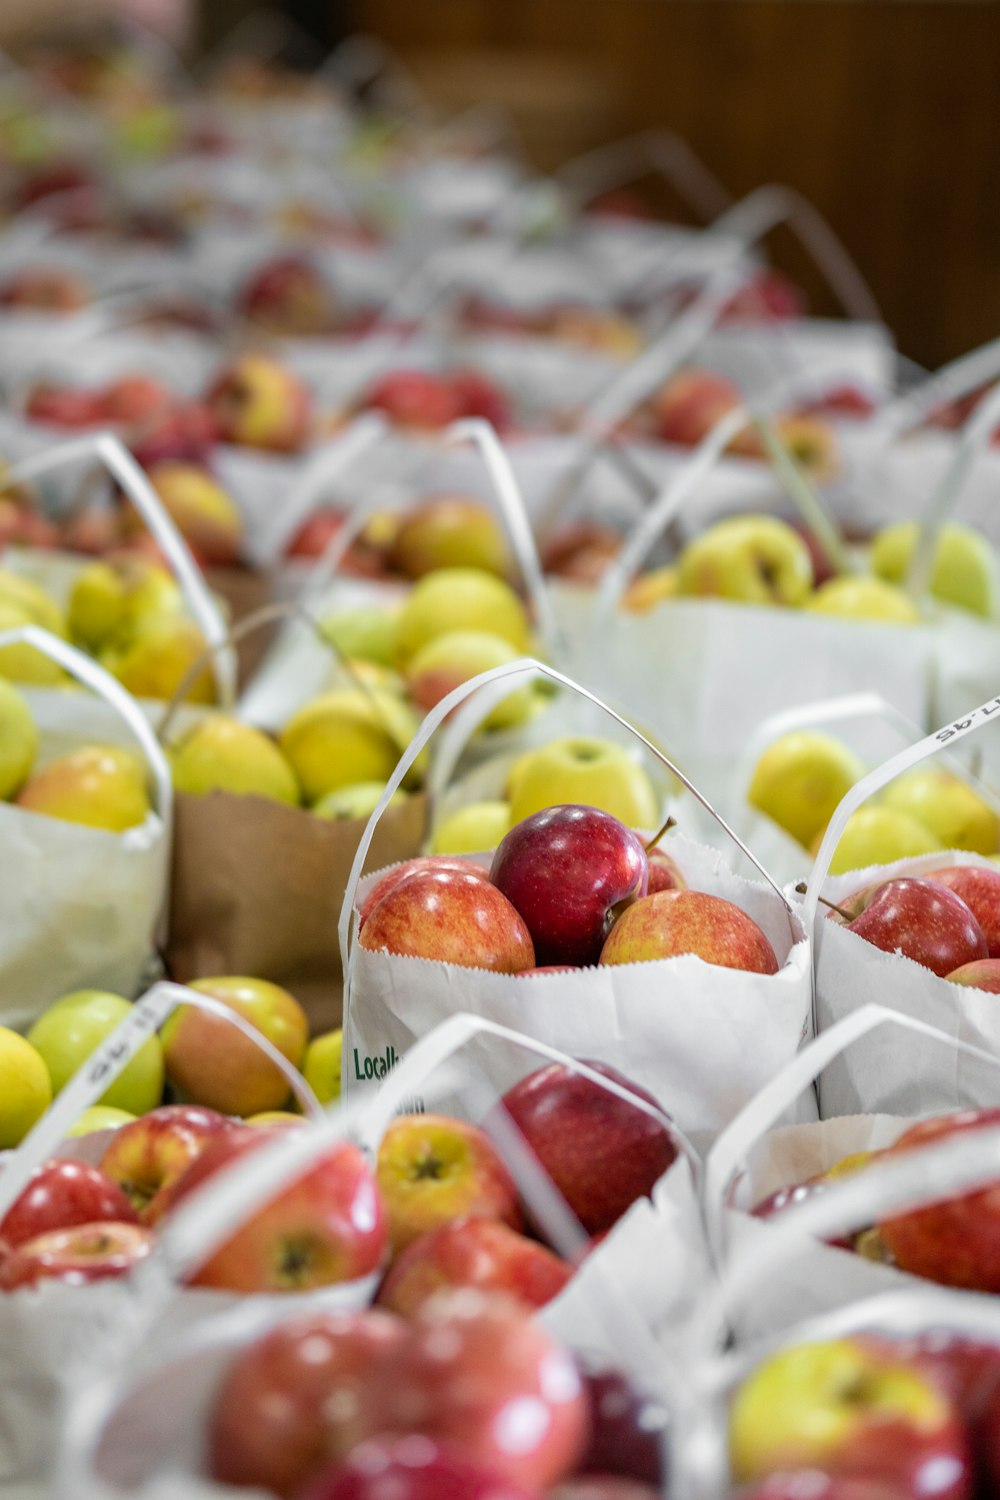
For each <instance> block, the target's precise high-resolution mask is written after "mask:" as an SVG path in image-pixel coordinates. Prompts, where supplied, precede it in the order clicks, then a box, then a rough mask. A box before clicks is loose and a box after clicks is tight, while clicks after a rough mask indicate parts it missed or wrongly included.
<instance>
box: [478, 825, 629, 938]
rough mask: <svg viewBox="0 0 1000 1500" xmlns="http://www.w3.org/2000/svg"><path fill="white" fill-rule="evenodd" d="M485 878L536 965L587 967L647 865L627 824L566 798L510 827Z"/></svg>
mask: <svg viewBox="0 0 1000 1500" xmlns="http://www.w3.org/2000/svg"><path fill="white" fill-rule="evenodd" d="M490 879H491V880H492V882H493V884H494V885H495V886H496V887H497V889H498V890H500V891H502V892H503V894H504V895H505V896H506V897H507V899H508V900H509V901H510V902H511V903H512V904H513V905H514V906H515V907H516V908H517V910H518V911H519V912H520V913H521V916H522V917H523V918H524V920H525V922H526V923H527V926H528V931H529V932H530V933H531V940H532V942H533V943H534V946H535V957H536V959H537V962H538V963H539V964H541V965H551V964H576V965H582V964H595V963H596V962H597V960H598V958H599V957H600V954H601V948H602V946H603V944H604V940H605V938H606V937H607V935H608V932H609V931H610V929H611V924H612V922H613V921H614V916H615V911H616V909H618V908H620V907H621V906H622V905H625V904H627V903H629V902H631V901H634V900H636V898H637V897H639V896H644V895H645V894H646V888H647V885H648V882H649V865H648V863H647V860H646V851H645V849H644V848H643V846H642V842H641V841H640V839H638V838H637V837H636V835H635V834H634V833H633V832H632V830H631V828H627V827H626V826H625V824H624V823H621V822H619V820H618V819H617V818H614V817H612V816H611V814H610V813H606V812H601V811H600V809H599V808H596V807H587V806H583V805H580V804H576V803H567V804H564V805H561V806H557V807H546V808H543V810H542V811H541V812H537V813H533V814H532V815H531V817H529V818H524V819H523V820H522V821H521V822H520V823H517V824H515V826H514V827H513V828H512V829H511V830H510V832H509V833H508V834H506V835H505V837H504V838H503V839H502V840H501V842H500V844H499V845H498V847H497V850H496V853H495V854H494V856H493V863H492V865H491V866H490Z"/></svg>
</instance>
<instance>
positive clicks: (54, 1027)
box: [28, 990, 164, 1115]
mask: <svg viewBox="0 0 1000 1500" xmlns="http://www.w3.org/2000/svg"><path fill="white" fill-rule="evenodd" d="M131 1014H132V1003H131V1001H129V1000H126V999H125V998H124V997H123V996H122V995H112V994H109V993H108V992H107V991H106V990H74V991H73V993H72V994H69V995H63V997H62V998H61V999H60V1000H56V1001H54V1002H53V1003H52V1005H50V1006H48V1008H47V1009H46V1010H44V1011H43V1012H42V1014H41V1015H40V1016H39V1017H38V1020H37V1021H35V1023H34V1025H33V1026H32V1027H31V1029H30V1031H29V1032H28V1040H29V1041H30V1042H31V1044H32V1046H33V1047H35V1048H36V1049H37V1051H38V1052H39V1054H40V1055H41V1056H42V1057H43V1058H44V1059H45V1066H46V1067H47V1068H48V1070H49V1078H50V1080H51V1082H52V1092H53V1094H59V1093H61V1092H62V1090H63V1089H64V1088H65V1087H66V1085H67V1083H69V1081H70V1079H71V1078H72V1077H73V1076H74V1074H75V1073H76V1072H77V1071H78V1070H79V1069H80V1068H82V1067H83V1064H84V1063H85V1062H86V1061H87V1058H88V1057H90V1055H91V1054H92V1053H93V1052H96V1050H97V1048H98V1047H99V1046H100V1045H101V1044H102V1042H104V1041H105V1040H106V1039H107V1038H108V1037H109V1036H110V1035H111V1033H112V1032H113V1031H114V1029H115V1027H116V1026H118V1025H119V1024H120V1023H121V1022H122V1021H124V1020H125V1018H126V1017H127V1016H129V1015H131ZM163 1079H164V1072H163V1049H162V1047H161V1046H160V1041H159V1038H158V1037H155V1036H151V1037H149V1038H148V1039H147V1040H146V1041H145V1042H143V1044H142V1046H141V1047H140V1048H139V1050H138V1052H136V1054H135V1056H134V1057H132V1058H131V1059H130V1060H129V1061H128V1062H127V1063H126V1064H125V1066H124V1068H123V1069H122V1070H121V1072H120V1073H119V1074H118V1077H117V1078H115V1079H113V1080H112V1082H111V1083H110V1084H109V1085H108V1087H107V1088H106V1089H105V1090H104V1093H103V1094H102V1095H101V1097H100V1098H99V1099H98V1100H97V1101H96V1103H97V1104H99V1105H105V1106H109V1107H110V1108H112V1109H123V1110H127V1111H128V1112H129V1113H130V1114H133V1115H141V1114H145V1113H146V1111H147V1110H150V1109H155V1108H156V1106H157V1105H158V1104H159V1102H160V1100H161V1098H162V1097H163Z"/></svg>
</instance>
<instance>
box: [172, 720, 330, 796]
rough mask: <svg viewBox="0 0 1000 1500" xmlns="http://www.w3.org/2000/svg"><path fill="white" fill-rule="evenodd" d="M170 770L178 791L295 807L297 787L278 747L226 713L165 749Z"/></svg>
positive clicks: (299, 794) (292, 772) (193, 794)
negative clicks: (231, 795) (232, 795)
mask: <svg viewBox="0 0 1000 1500" xmlns="http://www.w3.org/2000/svg"><path fill="white" fill-rule="evenodd" d="M170 771H171V775H172V777H173V783H174V787H175V788H176V790H177V791H178V792H188V793H190V794H191V795H192V796H195V797H200V796H203V795H204V794H205V793H206V792H234V793H236V794H237V795H239V796H253V797H269V798H270V799H271V800H272V801H274V802H285V803H287V804H288V806H289V807H298V806H299V804H300V803H301V801H302V794H301V793H300V791H299V784H298V782H297V781H296V779H295V773H294V771H293V770H292V768H291V766H290V765H289V764H288V761H287V760H286V759H285V757H284V756H283V755H282V753H281V751H280V750H279V749H278V746H277V745H276V744H275V743H274V741H273V740H272V739H270V738H269V737H268V736H267V735H266V734H262V733H261V731H260V730H259V729H254V728H253V726H252V725H250V724H244V723H242V722H241V721H240V720H239V719H234V718H232V717H231V716H230V715H228V714H213V715H212V716H211V717H210V718H207V719H203V720H202V721H201V722H200V723H199V724H195V725H194V726H193V727H192V728H191V729H189V730H188V731H187V733H186V734H184V735H182V736H181V738H180V739H179V740H177V741H176V742H175V743H174V744H173V745H172V746H171V749H170Z"/></svg>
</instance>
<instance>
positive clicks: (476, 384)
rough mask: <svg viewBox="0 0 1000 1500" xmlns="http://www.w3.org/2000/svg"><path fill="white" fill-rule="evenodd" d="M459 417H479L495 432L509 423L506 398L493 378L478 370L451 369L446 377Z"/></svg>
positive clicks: (502, 429) (509, 414) (508, 407)
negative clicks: (494, 429) (493, 428)
mask: <svg viewBox="0 0 1000 1500" xmlns="http://www.w3.org/2000/svg"><path fill="white" fill-rule="evenodd" d="M448 380H449V384H450V386H451V390H452V393H453V395H454V399H455V401H456V402H457V404H458V415H459V416H460V417H481V418H482V419H483V421H484V422H489V423H490V424H491V425H492V426H493V427H495V428H496V430H497V432H503V431H504V429H505V428H507V427H509V426H510V424H511V411H510V406H509V404H508V401H507V398H506V396H505V395H504V393H503V391H501V390H500V388H499V386H498V385H497V384H496V382H495V381H494V380H492V379H491V378H490V376H488V375H481V374H480V373H479V371H478V370H452V372H451V374H450V376H449V377H448Z"/></svg>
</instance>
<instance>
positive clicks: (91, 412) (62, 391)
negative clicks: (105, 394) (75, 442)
mask: <svg viewBox="0 0 1000 1500" xmlns="http://www.w3.org/2000/svg"><path fill="white" fill-rule="evenodd" d="M25 416H26V417H27V418H28V420H29V421H30V422H38V423H41V424H42V425H44V426H46V427H62V428H65V429H66V430H68V431H79V430H82V429H83V428H86V427H99V426H100V425H101V424H102V422H103V420H104V413H103V408H102V401H101V393H100V392H99V391H92V390H85V389H82V388H80V389H77V388H75V387H73V386H50V385H39V386H36V387H35V388H34V390H33V391H32V392H31V394H30V395H29V397H28V400H27V403H26V405H25Z"/></svg>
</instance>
